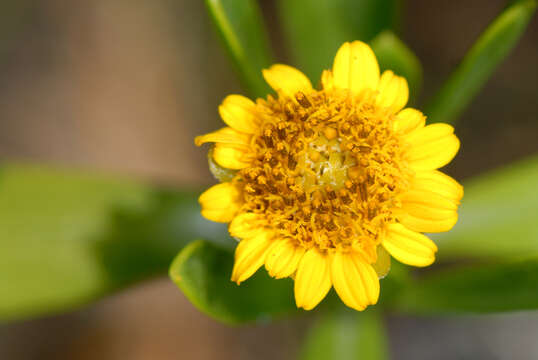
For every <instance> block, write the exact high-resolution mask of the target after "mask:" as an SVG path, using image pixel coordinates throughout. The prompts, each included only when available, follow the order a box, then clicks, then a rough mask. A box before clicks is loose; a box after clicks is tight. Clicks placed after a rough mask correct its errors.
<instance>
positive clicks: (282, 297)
mask: <svg viewBox="0 0 538 360" xmlns="http://www.w3.org/2000/svg"><path fill="white" fill-rule="evenodd" d="M232 267H233V255H232V253H231V252H230V251H228V250H224V249H220V248H218V247H216V246H214V245H212V244H210V243H208V242H205V241H203V240H199V241H196V242H193V243H191V244H189V245H188V246H186V247H185V248H184V249H183V250H182V251H181V252H180V253H179V254H178V256H177V257H176V258H175V259H174V262H173V263H172V266H171V267H170V277H171V278H172V280H173V281H174V282H175V283H176V285H177V286H178V287H179V288H180V289H181V290H182V291H183V292H184V293H185V295H186V296H187V298H188V299H189V300H190V301H191V302H192V303H193V304H194V305H195V306H196V307H197V308H198V309H199V310H200V311H202V312H203V313H205V314H207V315H209V316H211V317H213V318H215V319H217V320H219V321H222V322H224V323H228V324H238V323H244V322H253V321H263V320H269V319H271V318H274V317H279V316H283V315H285V314H289V313H292V312H294V311H296V307H295V303H294V301H293V282H292V280H291V279H282V280H275V279H272V278H270V277H269V275H267V272H266V271H264V270H263V269H261V270H259V271H258V272H257V273H256V274H255V275H254V276H253V277H252V278H250V279H248V280H246V281H245V282H243V283H241V285H240V286H238V285H237V284H235V283H233V282H232V281H231V280H230V276H231V273H232Z"/></svg>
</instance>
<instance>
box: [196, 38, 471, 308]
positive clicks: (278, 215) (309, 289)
mask: <svg viewBox="0 0 538 360" xmlns="http://www.w3.org/2000/svg"><path fill="white" fill-rule="evenodd" d="M263 76H264V78H265V80H266V81H267V83H268V84H269V85H270V86H271V87H272V88H273V89H274V90H275V91H276V94H277V95H276V97H274V96H271V95H269V96H267V98H266V99H257V100H256V102H254V101H251V100H250V99H248V98H246V97H243V96H240V95H230V96H228V97H227V98H226V99H224V101H223V103H222V105H221V106H220V107H219V113H220V115H221V118H222V120H223V121H224V122H225V123H226V125H227V127H224V128H222V129H220V130H218V131H215V132H213V133H210V134H206V135H202V136H199V137H197V138H196V140H195V142H196V144H197V145H201V144H203V143H207V142H210V143H214V146H213V148H212V149H211V151H210V164H211V169H212V171H213V173H214V174H215V175H216V176H217V177H218V178H219V179H221V180H222V181H223V182H221V183H220V184H218V185H215V186H213V187H211V188H210V189H208V190H207V191H206V192H204V193H203V194H202V195H201V196H200V199H199V201H200V204H201V206H202V215H203V216H204V217H206V218H208V219H210V220H213V221H218V222H226V223H228V222H229V223H230V225H229V231H230V234H231V235H232V236H233V237H235V238H237V239H238V240H239V244H238V246H237V248H236V251H235V263H234V268H233V271H232V280H233V281H235V282H237V283H238V284H239V283H241V282H242V281H245V280H247V279H248V278H249V277H250V276H252V275H253V274H254V273H255V272H256V271H257V270H258V269H259V268H260V267H261V266H265V268H266V269H267V271H268V272H269V274H270V275H271V276H273V277H275V278H277V279H278V278H285V277H292V278H294V281H295V288H294V291H295V301H296V304H297V306H298V307H301V308H304V309H306V310H310V309H312V308H314V307H315V306H316V305H317V304H318V303H319V302H320V301H321V300H322V299H323V298H324V297H325V295H326V294H327V292H328V291H329V290H330V289H331V287H334V289H335V291H336V292H337V294H338V295H339V296H340V298H341V299H342V301H343V302H344V303H345V304H346V305H347V306H349V307H351V308H354V309H357V310H363V309H365V308H366V307H367V306H368V305H370V304H375V303H376V302H377V300H378V297H379V278H380V277H383V276H384V275H385V274H386V273H387V272H388V268H389V266H390V261H389V260H390V256H392V257H394V258H395V259H397V260H398V261H400V262H402V263H405V264H408V265H413V266H427V265H430V264H431V263H432V262H433V261H434V260H435V252H436V251H437V247H436V245H435V244H434V243H433V242H432V241H431V240H430V239H429V238H428V237H426V236H425V235H423V234H422V233H424V232H427V233H431V232H442V231H448V230H450V229H451V228H452V227H453V226H454V224H455V223H456V221H457V219H458V215H457V208H458V205H459V202H460V200H461V198H462V196H463V188H462V186H461V185H460V184H458V183H457V182H456V181H455V180H454V179H452V178H451V177H449V176H447V175H445V174H443V173H441V172H439V171H438V170H437V169H438V168H440V167H442V166H444V165H446V164H447V163H449V162H450V161H451V160H452V158H453V157H454V156H455V155H456V153H457V152H458V149H459V146H460V143H459V140H458V138H457V137H456V136H455V135H454V129H453V128H452V127H451V126H450V125H447V124H440V123H438V124H432V125H427V126H426V125H425V116H424V115H423V114H422V113H421V112H420V111H418V110H415V109H412V108H404V107H405V105H406V103H407V100H408V96H409V90H408V86H407V81H406V80H405V79H404V78H402V77H400V76H397V75H395V74H394V73H393V72H392V71H385V72H384V73H383V74H380V72H379V66H378V63H377V60H376V58H375V55H374V53H373V52H372V50H371V49H370V47H369V46H368V45H366V44H364V43H362V42H360V41H355V42H352V43H345V44H343V45H342V46H341V47H340V49H339V50H338V52H337V54H336V57H335V59H334V64H333V67H332V70H325V71H324V72H323V74H322V78H321V87H322V88H321V89H320V90H316V89H314V88H313V87H312V84H311V83H310V80H308V78H307V77H306V76H305V75H304V74H302V73H301V72H300V71H299V70H297V69H295V68H293V67H290V66H287V65H281V64H277V65H273V66H272V67H270V68H269V69H267V70H264V71H263ZM389 254H390V256H389Z"/></svg>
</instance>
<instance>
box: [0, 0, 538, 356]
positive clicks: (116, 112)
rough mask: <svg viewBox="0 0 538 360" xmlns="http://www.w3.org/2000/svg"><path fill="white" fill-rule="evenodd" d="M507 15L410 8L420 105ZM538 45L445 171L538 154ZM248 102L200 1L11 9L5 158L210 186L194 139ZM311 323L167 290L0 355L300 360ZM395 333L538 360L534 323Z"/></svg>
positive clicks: (74, 319) (25, 3)
mask: <svg viewBox="0 0 538 360" xmlns="http://www.w3.org/2000/svg"><path fill="white" fill-rule="evenodd" d="M290 1H291V0H290ZM260 5H261V7H262V11H263V14H264V18H265V21H266V24H267V25H268V27H269V32H270V34H269V35H270V37H271V40H272V42H273V46H274V49H275V53H276V58H277V60H278V61H279V62H289V61H290V56H289V54H290V50H289V49H287V48H286V46H285V44H283V43H282V34H281V33H280V31H279V30H278V24H279V19H278V17H277V15H276V10H275V6H274V3H273V1H270V0H266V1H261V2H260ZM505 5H506V2H505V1H502V0H472V1H463V0H457V1H450V2H449V1H436V2H433V1H426V0H414V1H408V2H407V3H406V4H405V6H404V7H403V10H404V11H403V15H402V18H401V20H400V23H399V34H400V37H401V38H402V39H403V40H404V41H405V42H406V43H407V45H408V46H409V47H410V48H411V49H412V50H413V51H414V52H415V53H416V55H417V56H418V58H419V59H420V60H421V62H422V64H423V66H424V84H423V91H422V97H427V96H428V95H430V94H431V93H432V92H433V91H435V90H436V89H438V87H439V86H440V84H441V83H442V82H443V80H444V79H446V77H447V76H448V74H449V73H450V71H451V69H453V67H454V66H455V65H456V64H457V63H458V62H459V60H460V59H461V57H462V56H463V55H464V54H465V53H466V51H467V49H468V48H469V47H470V46H471V44H472V43H473V42H474V40H475V39H476V37H477V36H478V35H479V34H480V32H481V31H482V30H483V29H484V28H485V27H486V26H487V24H488V23H489V22H490V21H491V20H492V19H493V18H494V17H495V16H496V15H497V14H498V13H499V12H500V11H501V10H502V9H503V7H504V6H505ZM350 40H352V39H350ZM537 44H538V23H537V21H536V19H533V21H532V23H531V24H530V26H529V28H528V29H527V32H526V33H525V35H524V36H523V37H522V39H521V41H520V42H519V44H518V45H517V46H516V48H515V50H514V51H513V53H512V54H511V55H510V56H509V58H508V59H507V61H505V62H504V64H503V65H502V66H501V67H500V68H499V69H498V71H497V72H496V73H495V74H494V76H493V77H492V78H491V80H490V81H489V82H488V84H487V86H486V87H485V89H484V90H483V91H482V92H481V93H480V95H479V96H478V97H477V98H476V99H475V101H474V102H473V103H472V105H471V106H470V107H469V108H468V109H467V110H466V111H465V113H464V114H463V117H462V118H461V121H460V122H459V125H458V127H457V133H458V135H459V137H460V139H461V140H462V144H463V147H462V150H461V151H460V153H459V155H458V157H457V158H456V161H454V162H453V165H451V166H450V168H449V169H448V172H449V173H450V174H451V175H453V176H455V177H456V178H457V179H458V180H464V179H465V178H467V177H470V176H472V175H475V174H477V173H479V172H483V171H485V170H488V169H493V168H495V167H497V166H499V165H502V164H506V163H509V162H510V161H512V160H516V159H519V158H521V157H524V156H525V155H530V154H533V153H536V152H538V121H537V119H536V116H537V115H536V114H538V102H537V99H536V90H537V88H536V81H537V80H538V67H537V66H536V65H537V64H538V46H537ZM240 92H241V88H240V86H239V83H238V80H237V78H236V76H235V74H234V73H233V70H232V68H231V66H230V63H229V61H228V59H227V58H226V56H225V54H224V52H223V51H222V49H221V47H220V45H219V43H218V39H217V37H216V35H215V34H214V31H213V29H212V26H211V23H210V21H209V18H208V16H207V13H206V11H205V8H204V4H203V1H189V0H174V1H173V0H154V1H140V0H130V1H127V0H115V1H110V0H92V1H85V2H82V1H72V2H69V1H61V0H47V1H38V0H18V1H15V0H4V1H2V2H1V3H0V157H1V159H2V160H3V161H5V160H16V161H27V162H39V163H50V164H54V165H59V166H62V167H70V168H73V167H74V168H81V169H90V170H94V171H98V172H102V173H112V174H121V175H129V176H132V177H135V178H138V179H141V180H144V181H149V182H156V183H162V184H166V185H172V186H174V185H181V184H193V183H196V184H209V183H211V182H212V181H213V180H212V177H211V175H210V174H209V172H208V170H207V163H206V154H205V149H204V150H201V149H198V148H195V146H194V144H193V138H194V136H196V135H198V134H200V133H204V132H207V131H210V130H213V129H216V128H217V127H219V126H221V125H220V123H219V119H218V114H217V106H218V104H219V102H220V101H221V100H222V99H223V98H224V97H225V96H226V95H227V94H230V93H240ZM507 240H508V241H509V239H507ZM37 271H38V270H37ZM310 321H311V319H310V317H309V318H308V319H307V318H306V317H305V318H303V319H298V320H293V321H291V320H287V321H283V322H279V323H276V324H272V325H265V326H264V325H259V326H256V327H254V326H250V327H241V328H229V327H226V326H224V325H220V324H218V323H216V322H215V321H213V320H211V319H209V318H208V317H206V316H204V315H202V314H200V313H199V312H198V311H197V310H196V309H195V308H194V307H193V306H192V305H191V304H190V303H189V302H188V301H187V300H186V299H185V297H184V296H183V295H182V293H181V292H180V291H179V290H178V289H177V287H176V286H175V285H174V284H173V283H172V282H171V281H170V280H168V278H162V279H156V280H154V281H151V282H146V283H144V284H142V285H139V286H135V287H131V288H129V289H127V290H126V291H123V292H121V293H119V294H117V295H114V296H110V297H108V298H106V299H104V300H102V301H100V302H98V303H97V304H94V305H91V306H89V307H86V308H85V309H83V310H80V311H76V312H72V313H69V314H66V315H60V316H54V317H49V318H44V319H38V320H32V321H26V322H23V323H14V324H8V325H0V359H17V360H18V359H21V360H22V359H95V358H99V359H103V360H107V359H120V358H128V359H196V360H197V359H253V358H256V359H293V358H295V357H296V354H297V351H298V346H299V344H300V342H301V340H302V338H303V336H304V334H305V331H306V329H307V327H308V325H309V323H310ZM386 326H387V328H388V331H389V334H390V341H391V343H390V348H391V354H392V357H393V358H394V359H417V358H423V359H431V358H435V359H522V360H523V359H536V358H538V343H537V342H536V337H537V335H538V314H535V313H516V314H509V315H494V316H480V317H479V316H476V317H452V318H409V317H401V316H398V317H396V316H389V317H388V319H387V322H386Z"/></svg>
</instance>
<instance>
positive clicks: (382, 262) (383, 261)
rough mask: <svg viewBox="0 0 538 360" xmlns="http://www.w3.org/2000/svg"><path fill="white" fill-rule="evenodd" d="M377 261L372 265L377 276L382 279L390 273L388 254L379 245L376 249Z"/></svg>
mask: <svg viewBox="0 0 538 360" xmlns="http://www.w3.org/2000/svg"><path fill="white" fill-rule="evenodd" d="M376 253H377V260H376V262H375V263H373V264H372V267H373V268H374V270H375V272H376V273H377V276H378V277H379V278H380V279H383V278H384V277H385V276H387V274H388V273H389V271H390V254H389V253H388V252H387V250H385V248H384V247H383V246H381V245H378V246H377V248H376Z"/></svg>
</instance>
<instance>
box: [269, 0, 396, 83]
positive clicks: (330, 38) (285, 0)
mask: <svg viewBox="0 0 538 360" xmlns="http://www.w3.org/2000/svg"><path fill="white" fill-rule="evenodd" d="M399 3H400V1H398V0H317V1H310V0H293V1H289V0H279V1H278V2H277V5H278V10H279V15H280V18H281V19H282V26H283V31H284V35H285V36H284V41H285V42H286V43H287V45H288V48H289V50H290V52H291V55H292V57H293V60H294V61H293V65H294V66H297V67H298V68H299V69H300V70H301V71H303V72H304V73H305V74H306V75H307V76H308V77H309V78H310V79H311V80H312V81H313V83H314V84H315V83H317V82H318V81H319V79H320V77H321V71H322V70H323V69H329V68H330V67H331V65H332V61H333V58H334V55H335V54H336V50H338V48H339V47H340V45H342V44H343V43H344V42H346V41H353V40H362V41H365V42H368V41H370V40H372V39H373V38H374V36H376V35H377V34H379V33H380V32H381V31H383V30H386V29H394V28H395V27H396V24H397V22H398V17H399V14H400V11H399V8H400V6H399V5H400V4H399Z"/></svg>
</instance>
